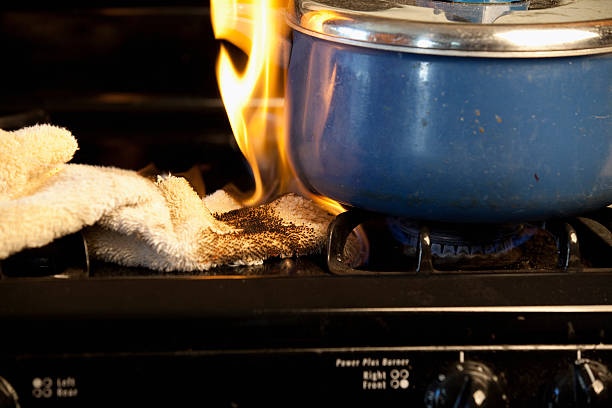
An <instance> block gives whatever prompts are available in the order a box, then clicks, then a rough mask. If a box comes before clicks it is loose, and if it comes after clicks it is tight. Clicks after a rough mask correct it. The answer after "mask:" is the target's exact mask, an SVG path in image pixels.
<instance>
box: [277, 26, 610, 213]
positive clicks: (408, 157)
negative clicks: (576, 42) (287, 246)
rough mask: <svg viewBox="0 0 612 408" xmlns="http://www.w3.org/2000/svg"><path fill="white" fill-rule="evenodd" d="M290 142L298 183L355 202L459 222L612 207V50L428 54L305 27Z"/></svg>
mask: <svg viewBox="0 0 612 408" xmlns="http://www.w3.org/2000/svg"><path fill="white" fill-rule="evenodd" d="M287 100H288V109H287V120H288V124H287V125H288V145H289V156H290V160H291V163H292V165H293V167H294V169H295V171H296V174H297V176H298V177H299V179H300V180H301V181H302V182H303V183H304V184H305V185H306V186H307V187H308V188H310V189H311V190H312V191H314V192H316V193H319V194H321V195H324V196H327V197H330V198H332V199H335V200H337V201H339V202H340V203H343V204H347V205H350V206H354V207H358V208H362V209H367V210H372V211H377V212H382V213H387V214H394V215H401V216H408V217H413V218H419V219H429V220H440V221H451V222H508V221H523V220H539V219H547V218H551V217H562V216H567V215H570V214H575V213H581V212H584V211H589V210H593V209H597V208H601V207H603V206H605V205H608V204H610V203H612V112H611V110H612V109H611V106H612V54H611V53H600V54H596V55H583V56H571V57H557V58H487V57H469V56H467V57H466V56H440V55H424V54H416V53H410V52H398V51H393V50H385V49H372V48H366V47H361V46H355V45H349V44H344V43H339V42H335V41H329V40H327V39H321V38H316V37H315V36H311V35H307V34H304V33H302V32H298V31H294V33H293V48H292V52H291V59H290V63H289V70H288V81H287Z"/></svg>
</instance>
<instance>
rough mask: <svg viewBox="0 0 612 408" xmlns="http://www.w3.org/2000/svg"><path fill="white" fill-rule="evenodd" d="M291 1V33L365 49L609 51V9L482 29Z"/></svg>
mask: <svg viewBox="0 0 612 408" xmlns="http://www.w3.org/2000/svg"><path fill="white" fill-rule="evenodd" d="M294 1H297V3H294V4H293V5H294V7H293V8H289V10H288V11H287V13H286V20H287V23H288V24H289V25H290V26H291V27H292V28H293V29H296V30H298V31H302V32H304V33H305V34H308V35H313V34H319V35H321V36H324V37H325V39H328V40H331V41H336V42H344V43H347V42H351V43H352V44H353V45H357V46H363V47H369V48H384V49H393V50H397V51H404V52H417V53H423V54H435V53H441V54H445V55H449V53H452V54H453V55H475V54H482V55H484V54H487V55H486V56H496V57H504V56H505V55H504V54H505V53H511V54H513V56H516V55H522V56H524V57H530V56H532V57H536V56H537V57H540V56H546V55H549V54H550V56H565V55H567V56H570V55H589V54H601V53H606V52H609V50H608V48H610V47H612V7H610V10H608V9H607V8H606V10H605V13H603V12H602V13H599V14H595V16H598V17H599V16H605V18H599V19H591V20H581V21H553V22H549V21H545V22H540V21H538V20H537V19H535V20H534V19H531V20H530V19H525V20H527V21H526V22H525V23H522V22H521V23H512V22H511V23H507V22H505V23H500V24H497V23H487V24H484V23H475V22H468V23H466V22H446V21H422V20H419V19H413V18H411V16H410V15H409V14H408V16H407V17H403V18H395V17H394V18H390V17H389V16H387V15H380V14H376V13H370V12H358V13H355V12H354V11H352V10H343V9H338V8H334V7H326V5H325V4H322V3H317V2H316V0H314V1H313V0H294ZM326 1H327V0H326ZM578 1H580V0H578ZM585 1H586V0H585ZM594 1H598V0H594ZM610 4H612V2H611V3H610ZM420 9H423V8H422V7H421V8H420ZM510 21H512V20H510ZM519 21H522V20H520V19H519Z"/></svg>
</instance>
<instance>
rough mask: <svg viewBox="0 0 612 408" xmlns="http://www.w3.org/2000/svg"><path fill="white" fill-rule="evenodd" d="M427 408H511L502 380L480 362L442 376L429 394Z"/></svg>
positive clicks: (459, 367) (460, 365)
mask: <svg viewBox="0 0 612 408" xmlns="http://www.w3.org/2000/svg"><path fill="white" fill-rule="evenodd" d="M425 406H426V407H427V408H446V407H448V408H507V407H508V398H507V397H506V394H505V393H504V391H503V389H502V386H501V384H500V380H499V378H498V377H497V376H496V375H495V374H494V373H493V372H492V371H491V370H490V369H489V368H488V367H487V366H486V365H484V364H482V363H479V362H476V361H465V362H463V363H457V364H456V365H455V366H454V367H452V368H451V370H449V372H448V373H447V374H440V375H439V376H438V378H437V379H436V381H435V382H434V383H432V384H431V385H430V386H429V388H428V389H427V392H426V394H425Z"/></svg>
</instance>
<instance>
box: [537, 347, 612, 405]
mask: <svg viewBox="0 0 612 408" xmlns="http://www.w3.org/2000/svg"><path fill="white" fill-rule="evenodd" d="M610 406H612V374H611V373H610V370H608V368H607V367H606V366H605V365H603V364H601V363H599V362H597V361H593V360H588V359H584V358H583V359H579V360H576V362H574V364H572V365H571V366H570V367H569V370H568V371H566V372H563V373H560V374H559V375H557V376H556V377H555V380H554V382H553V385H552V387H550V388H549V390H548V392H547V395H546V404H545V407H546V408H566V407H567V408H569V407H571V408H600V407H601V408H603V407H610Z"/></svg>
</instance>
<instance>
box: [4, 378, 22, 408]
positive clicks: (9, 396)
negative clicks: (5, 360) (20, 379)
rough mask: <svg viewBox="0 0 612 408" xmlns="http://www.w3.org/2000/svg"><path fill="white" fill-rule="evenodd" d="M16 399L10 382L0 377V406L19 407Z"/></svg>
mask: <svg viewBox="0 0 612 408" xmlns="http://www.w3.org/2000/svg"><path fill="white" fill-rule="evenodd" d="M18 400H19V398H17V393H16V392H15V390H14V389H13V387H12V386H11V384H10V383H9V382H8V381H6V380H5V379H4V378H2V377H0V408H19V402H18Z"/></svg>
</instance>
